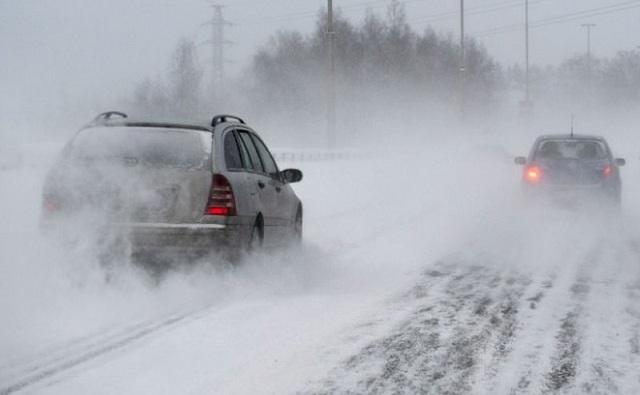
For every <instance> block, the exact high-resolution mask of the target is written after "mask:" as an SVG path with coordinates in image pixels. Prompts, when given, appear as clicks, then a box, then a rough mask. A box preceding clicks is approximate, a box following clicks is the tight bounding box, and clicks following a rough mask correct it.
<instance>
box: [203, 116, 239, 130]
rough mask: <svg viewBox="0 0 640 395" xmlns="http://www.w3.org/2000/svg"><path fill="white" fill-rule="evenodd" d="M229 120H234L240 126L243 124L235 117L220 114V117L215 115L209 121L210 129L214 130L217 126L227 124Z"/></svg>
mask: <svg viewBox="0 0 640 395" xmlns="http://www.w3.org/2000/svg"><path fill="white" fill-rule="evenodd" d="M229 119H235V120H236V121H238V122H240V123H241V124H245V123H244V121H243V120H242V118H239V117H236V116H235V115H226V114H222V115H216V116H215V117H213V119H212V120H211V127H214V128H215V127H216V126H218V125H219V124H221V123H223V122H227V121H228V120H229Z"/></svg>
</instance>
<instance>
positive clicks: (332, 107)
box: [327, 0, 336, 149]
mask: <svg viewBox="0 0 640 395" xmlns="http://www.w3.org/2000/svg"><path fill="white" fill-rule="evenodd" d="M327 1H328V3H327V36H328V37H329V87H328V88H329V92H328V95H327V145H328V148H329V149H332V148H335V145H336V32H335V30H334V27H333V0H327Z"/></svg>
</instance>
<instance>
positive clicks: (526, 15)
mask: <svg viewBox="0 0 640 395" xmlns="http://www.w3.org/2000/svg"><path fill="white" fill-rule="evenodd" d="M524 19H525V22H524V24H525V38H524V41H525V79H526V88H525V89H526V95H525V102H526V103H527V105H528V104H529V102H530V101H531V91H530V85H529V84H530V79H529V0H525V2H524Z"/></svg>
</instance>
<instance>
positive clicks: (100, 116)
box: [91, 111, 128, 124]
mask: <svg viewBox="0 0 640 395" xmlns="http://www.w3.org/2000/svg"><path fill="white" fill-rule="evenodd" d="M114 116H115V117H119V118H127V117H128V116H127V114H125V113H123V112H120V111H107V112H103V113H102V114H98V116H97V117H95V118H94V119H93V121H91V123H92V124H96V123H102V122H107V121H109V120H110V119H111V118H113V117H114Z"/></svg>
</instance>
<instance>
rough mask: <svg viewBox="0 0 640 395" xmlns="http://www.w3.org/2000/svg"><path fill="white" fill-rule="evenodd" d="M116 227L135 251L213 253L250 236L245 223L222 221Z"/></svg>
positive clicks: (241, 242) (129, 224) (239, 242)
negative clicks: (234, 223) (242, 224)
mask: <svg viewBox="0 0 640 395" xmlns="http://www.w3.org/2000/svg"><path fill="white" fill-rule="evenodd" d="M114 228H115V231H116V234H117V235H118V238H120V239H124V240H126V241H127V242H128V243H129V244H130V245H131V248H132V251H133V252H138V251H173V252H190V253H207V252H214V251H219V250H224V249H228V248H237V247H241V246H242V245H243V242H244V241H245V240H248V238H249V235H250V229H245V228H246V227H244V226H241V225H223V224H166V223H127V224H118V225H116V226H115V227H114Z"/></svg>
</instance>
